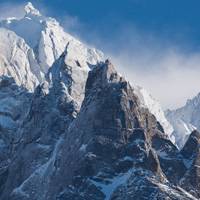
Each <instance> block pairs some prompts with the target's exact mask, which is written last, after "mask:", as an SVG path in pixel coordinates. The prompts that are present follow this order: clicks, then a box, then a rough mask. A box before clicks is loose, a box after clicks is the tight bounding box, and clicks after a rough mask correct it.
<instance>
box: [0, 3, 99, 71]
mask: <svg viewBox="0 0 200 200" xmlns="http://www.w3.org/2000/svg"><path fill="white" fill-rule="evenodd" d="M25 13H26V14H25V16H24V17H23V18H22V19H10V18H9V19H6V20H3V21H2V22H1V23H0V26H2V27H5V28H7V29H10V30H12V31H14V32H15V33H16V34H17V35H19V36H20V37H22V38H24V40H25V41H26V43H27V44H28V45H29V46H30V47H31V48H32V49H33V50H34V53H35V57H36V58H37V61H38V63H39V65H40V68H41V70H42V72H44V73H47V72H48V69H49V68H50V67H51V66H52V64H53V63H54V62H55V60H57V59H58V58H59V57H60V55H61V54H62V53H63V52H64V50H65V48H66V46H67V44H68V43H69V49H70V50H69V56H68V62H69V65H70V66H71V65H74V64H76V63H77V62H78V63H79V64H80V66H82V67H84V68H88V64H91V65H92V64H96V62H97V61H100V60H102V59H103V53H102V52H100V51H98V50H96V49H94V48H90V47H88V46H87V45H85V44H83V43H82V42H80V41H79V40H78V39H76V38H74V37H73V36H71V35H70V34H68V33H67V32H65V31H64V29H63V28H62V27H61V26H60V25H59V23H58V22H57V21H56V20H55V19H54V18H50V17H45V16H43V15H41V14H40V12H39V11H38V10H37V9H36V8H34V7H33V5H32V4H31V3H28V4H27V5H26V6H25Z"/></svg>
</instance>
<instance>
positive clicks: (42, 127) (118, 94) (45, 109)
mask: <svg viewBox="0 0 200 200" xmlns="http://www.w3.org/2000/svg"><path fill="white" fill-rule="evenodd" d="M60 59H62V56H61V58H60ZM56 64H57V62H56ZM59 70H61V71H60V73H61V72H62V68H60V69H59ZM53 74H54V73H53ZM53 74H52V80H55V79H54V77H53ZM61 74H62V73H61ZM62 77H63V76H62ZM63 86H64V87H63ZM70 87H71V84H69V85H67V84H66V83H65V84H64V83H63V82H62V79H60V80H58V79H56V82H53V83H52V84H49V83H48V82H47V83H46V85H45V84H43V85H41V86H38V87H37V89H36V91H35V93H34V95H33V97H32V104H31V106H30V110H29V112H28V113H27V116H26V118H25V119H24V121H23V124H22V126H21V128H20V132H21V134H20V135H21V136H22V137H21V141H20V143H19V144H18V145H17V146H15V148H14V149H15V151H14V153H13V155H12V156H11V158H10V159H11V160H12V162H11V163H10V164H9V165H8V170H7V173H4V174H3V178H4V182H3V184H1V188H2V192H1V198H2V199H32V200H36V199H37V200H38V199H41V200H43V199H73V200H74V199H77V200H78V199H84V200H86V199H88V200H89V199H102V200H103V199H123V198H128V199H131V198H134V199H146V198H149V197H151V198H154V199H155V198H157V199H158V198H159V199H166V198H168V199H197V198H199V194H198V187H197V186H196V185H195V184H196V182H195V183H194V184H193V185H194V186H195V187H197V189H196V190H195V191H192V192H191V193H188V192H190V190H189V189H188V188H187V186H188V185H187V186H185V184H184V181H183V180H185V179H186V178H185V177H190V178H191V176H189V175H188V174H189V169H188V168H187V167H188V166H187V162H186V160H185V159H186V157H187V156H186V155H189V157H192V158H193V157H194V156H192V155H193V153H186V152H187V151H188V147H187V146H189V145H188V144H186V147H185V149H186V150H183V151H182V152H179V151H178V150H177V148H176V147H175V146H174V145H173V144H172V143H171V141H170V140H169V139H168V136H167V135H165V134H164V132H163V128H162V127H161V125H160V124H159V122H157V120H156V118H155V117H154V116H153V115H152V114H151V113H149V111H148V109H145V108H143V107H142V106H141V103H140V101H139V99H138V97H137V96H136V95H135V93H134V88H132V87H131V86H130V84H129V83H128V82H127V81H126V80H125V79H124V78H123V77H121V76H120V75H118V73H117V72H116V70H115V69H114V67H113V66H112V64H111V63H110V62H109V61H106V62H105V63H103V62H102V63H99V64H98V65H97V66H96V67H94V69H93V70H92V71H90V72H89V77H88V79H87V83H86V89H85V91H86V92H85V97H84V100H83V103H82V106H81V109H80V111H79V107H78V103H77V102H78V101H77V100H76V98H73V96H71V94H70V93H69V92H68V91H69V90H68V89H69V88H70ZM72 87H73V86H72ZM47 88H48V90H47ZM196 135H197V136H198V133H197V132H196V134H195V136H194V137H196ZM191 137H192V138H193V136H192V135H191ZM195 139H196V138H195ZM195 139H194V141H196V140H195ZM188 143H190V141H188ZM195 144H197V142H196V143H195ZM189 149H190V148H189ZM197 149H198V148H197ZM194 155H195V156H196V158H193V159H195V160H196V159H197V158H198V156H199V155H197V154H194ZM185 156H186V157H185ZM195 163H196V162H195ZM177 166H178V167H177ZM191 166H192V165H191ZM193 166H194V165H193ZM197 175H198V174H197ZM192 180H193V179H192ZM197 182H198V179H197ZM178 185H180V186H182V187H180V186H178ZM188 187H189V186H188ZM183 188H185V189H186V190H187V191H188V192H186V190H184V189H183ZM195 196H196V198H195Z"/></svg>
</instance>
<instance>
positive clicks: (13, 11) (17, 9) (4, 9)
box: [0, 3, 25, 20]
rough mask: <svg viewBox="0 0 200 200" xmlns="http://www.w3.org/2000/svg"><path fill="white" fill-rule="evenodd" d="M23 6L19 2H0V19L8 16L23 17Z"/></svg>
mask: <svg viewBox="0 0 200 200" xmlns="http://www.w3.org/2000/svg"><path fill="white" fill-rule="evenodd" d="M23 6H24V5H23V4H19V3H17V4H16V3H0V20H2V19H5V18H8V17H16V18H21V17H23V16H24V14H25V12H24V9H23Z"/></svg>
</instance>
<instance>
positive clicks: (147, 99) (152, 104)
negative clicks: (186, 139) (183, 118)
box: [134, 86, 175, 143]
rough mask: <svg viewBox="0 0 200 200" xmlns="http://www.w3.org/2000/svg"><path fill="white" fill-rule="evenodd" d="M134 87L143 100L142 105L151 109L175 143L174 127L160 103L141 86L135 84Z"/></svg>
mask: <svg viewBox="0 0 200 200" xmlns="http://www.w3.org/2000/svg"><path fill="white" fill-rule="evenodd" d="M134 89H135V93H136V94H137V95H138V97H139V99H140V101H141V104H142V106H144V107H145V108H148V109H149V111H150V112H151V113H152V114H153V115H154V116H155V117H156V119H157V120H158V121H159V122H160V124H161V125H162V127H163V129H164V131H165V133H166V134H167V135H168V136H169V138H170V139H171V141H172V142H173V143H175V138H174V136H173V135H172V132H173V127H172V125H171V124H170V123H169V122H168V120H167V119H166V117H165V113H164V111H163V109H162V107H161V105H160V103H159V102H158V101H157V100H156V99H154V98H153V97H152V96H151V95H150V94H149V93H148V92H147V91H146V90H145V89H144V88H142V87H140V86H135V87H134Z"/></svg>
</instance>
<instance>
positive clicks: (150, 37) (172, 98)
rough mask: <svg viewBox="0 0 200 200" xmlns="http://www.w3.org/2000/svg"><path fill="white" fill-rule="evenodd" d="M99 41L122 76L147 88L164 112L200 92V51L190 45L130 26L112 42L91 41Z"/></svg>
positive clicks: (180, 104)
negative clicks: (188, 46)
mask: <svg viewBox="0 0 200 200" xmlns="http://www.w3.org/2000/svg"><path fill="white" fill-rule="evenodd" d="M90 38H92V37H90ZM96 40H97V41H98V42H97V44H98V45H100V46H101V47H102V48H103V49H104V51H105V52H106V53H107V55H108V56H110V57H111V59H112V61H113V62H114V64H115V66H116V67H117V68H118V70H119V71H120V73H121V74H123V75H124V76H125V77H127V79H128V80H129V81H130V82H131V83H132V84H133V85H140V86H142V87H144V88H145V89H147V90H148V91H149V92H150V93H151V94H152V95H153V96H154V97H155V98H156V99H158V100H159V101H160V102H161V104H162V106H163V108H164V109H167V108H171V109H173V108H177V107H180V106H182V105H184V104H185V102H186V101H187V99H188V98H192V97H194V96H195V95H196V94H197V93H199V92H200V78H199V75H200V52H189V50H188V49H189V48H187V45H185V46H184V45H183V46H184V48H183V46H182V45H180V44H179V45H178V44H176V41H172V40H169V39H167V37H160V38H159V37H158V36H157V35H156V34H154V33H149V32H145V31H140V30H138V29H137V28H135V27H134V28H131V29H129V27H128V26H127V29H126V28H125V30H122V31H121V32H119V33H118V34H117V35H115V37H113V40H111V41H110V42H108V41H106V42H105V41H104V40H102V41H101V40H100V39H99V38H98V39H97V37H96V36H95V37H94V38H92V39H91V42H92V43H95V42H96Z"/></svg>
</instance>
